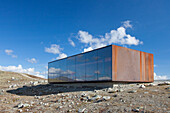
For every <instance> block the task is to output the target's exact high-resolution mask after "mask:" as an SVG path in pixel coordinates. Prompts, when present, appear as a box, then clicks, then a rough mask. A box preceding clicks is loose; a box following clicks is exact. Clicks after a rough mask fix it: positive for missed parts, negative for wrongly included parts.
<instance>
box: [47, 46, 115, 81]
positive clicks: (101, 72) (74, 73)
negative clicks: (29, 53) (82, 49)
mask: <svg viewBox="0 0 170 113" xmlns="http://www.w3.org/2000/svg"><path fill="white" fill-rule="evenodd" d="M48 69H49V70H48V78H49V82H75V81H104V80H111V79H112V46H108V47H104V48H101V49H97V50H93V51H90V52H86V53H82V54H78V55H75V56H71V57H68V58H64V59H61V60H56V61H53V62H50V63H49V64H48Z"/></svg>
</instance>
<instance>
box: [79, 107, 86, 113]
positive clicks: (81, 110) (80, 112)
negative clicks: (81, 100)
mask: <svg viewBox="0 0 170 113" xmlns="http://www.w3.org/2000/svg"><path fill="white" fill-rule="evenodd" d="M85 110H86V108H83V109H79V110H78V113H83V112H84V111H85Z"/></svg>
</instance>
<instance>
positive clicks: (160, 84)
mask: <svg viewBox="0 0 170 113" xmlns="http://www.w3.org/2000/svg"><path fill="white" fill-rule="evenodd" d="M163 85H170V82H163V83H159V84H158V86H163Z"/></svg>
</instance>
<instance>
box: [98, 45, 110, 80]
mask: <svg viewBox="0 0 170 113" xmlns="http://www.w3.org/2000/svg"><path fill="white" fill-rule="evenodd" d="M111 47H112V46H109V47H106V48H102V49H99V50H98V72H97V73H98V80H111V75H112V74H111V73H112V71H111V70H112V60H111V57H112V48H111Z"/></svg>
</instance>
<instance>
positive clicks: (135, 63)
mask: <svg viewBox="0 0 170 113" xmlns="http://www.w3.org/2000/svg"><path fill="white" fill-rule="evenodd" d="M153 66H154V64H153V54H150V53H146V52H142V51H137V50H133V49H128V48H125V47H120V46H116V45H112V81H127V82H153V80H154V67H153Z"/></svg>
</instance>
